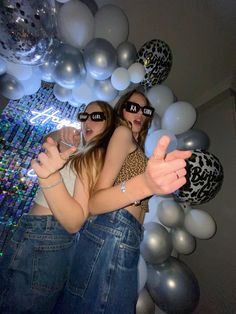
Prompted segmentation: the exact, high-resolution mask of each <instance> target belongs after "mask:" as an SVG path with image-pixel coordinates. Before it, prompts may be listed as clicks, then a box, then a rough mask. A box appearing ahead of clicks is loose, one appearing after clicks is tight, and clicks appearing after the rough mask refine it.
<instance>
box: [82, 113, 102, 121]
mask: <svg viewBox="0 0 236 314" xmlns="http://www.w3.org/2000/svg"><path fill="white" fill-rule="evenodd" d="M89 117H90V119H91V120H92V121H95V122H100V121H103V120H106V117H105V114H104V112H101V111H94V112H91V113H87V112H80V113H79V114H78V120H79V121H80V122H85V121H86V120H88V118H89Z"/></svg>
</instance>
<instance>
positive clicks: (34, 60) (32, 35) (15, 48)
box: [0, 0, 56, 65]
mask: <svg viewBox="0 0 236 314" xmlns="http://www.w3.org/2000/svg"><path fill="white" fill-rule="evenodd" d="M55 33H56V17H55V2H54V1H53V0H41V1H38V0H30V1H29V0H7V1H1V6H0V38H1V41H0V55H1V56H3V57H4V58H6V59H7V60H9V61H12V62H15V63H21V64H29V65H35V64H41V63H42V62H43V59H44V57H45V55H46V53H47V51H48V49H49V48H50V47H51V45H52V44H53V38H54V36H55Z"/></svg>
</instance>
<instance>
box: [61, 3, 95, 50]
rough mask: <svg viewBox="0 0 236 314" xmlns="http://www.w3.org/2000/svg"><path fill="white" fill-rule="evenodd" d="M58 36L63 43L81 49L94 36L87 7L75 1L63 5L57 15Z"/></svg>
mask: <svg viewBox="0 0 236 314" xmlns="http://www.w3.org/2000/svg"><path fill="white" fill-rule="evenodd" d="M57 20H58V29H59V36H60V37H62V39H63V41H64V42H66V43H68V44H70V45H72V46H75V47H78V48H83V47H84V46H85V45H86V44H87V43H88V42H89V41H90V40H91V39H92V38H93V36H94V17H93V14H92V13H91V11H90V10H89V8H88V7H87V5H85V4H84V3H82V2H81V1H77V0H70V1H69V2H67V3H65V4H63V5H62V6H61V8H60V9H59V13H58V19H57Z"/></svg>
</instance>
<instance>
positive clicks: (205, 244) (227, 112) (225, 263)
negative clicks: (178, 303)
mask: <svg viewBox="0 0 236 314" xmlns="http://www.w3.org/2000/svg"><path fill="white" fill-rule="evenodd" d="M235 99H236V97H235V93H234V92H233V91H232V90H227V91H225V92H224V93H222V94H221V95H219V96H218V97H216V98H215V99H214V100H212V101H211V102H210V103H208V104H205V105H203V106H201V107H199V108H198V112H199V115H198V119H197V123H196V125H195V127H197V128H198V129H201V130H203V131H205V132H206V133H207V134H208V136H209V138H210V140H211V145H210V148H209V151H210V152H211V153H212V154H214V155H215V156H216V157H218V158H219V159H220V161H221V163H222V165H223V168H224V176H225V178H224V182H223V186H222V189H221V191H220V192H219V193H218V194H217V195H216V197H215V198H214V199H213V200H211V201H210V202H208V203H206V204H202V205H200V206H196V207H195V208H201V209H203V210H206V211H207V212H208V213H209V214H210V215H211V216H212V217H213V218H214V219H215V221H216V224H217V233H216V235H215V236H214V237H213V238H212V239H209V240H198V242H197V249H196V251H195V252H194V253H192V254H191V255H189V256H180V259H182V260H183V261H184V262H186V263H187V264H188V266H189V267H190V268H191V269H192V271H193V272H194V273H195V275H196V277H197V279H198V281H199V285H200V289H201V299H200V303H199V306H198V308H197V309H196V310H195V312H194V313H195V314H196V313H201V314H205V313H207V314H221V313H222V314H223V313H224V314H231V313H232V314H233V313H236V249H235V248H236V243H235V242H236V227H235V225H236V123H235V121H236V115H235V105H236V104H235Z"/></svg>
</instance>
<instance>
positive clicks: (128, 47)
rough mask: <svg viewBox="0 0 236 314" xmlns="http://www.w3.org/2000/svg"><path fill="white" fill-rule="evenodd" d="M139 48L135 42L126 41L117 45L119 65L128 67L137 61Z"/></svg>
mask: <svg viewBox="0 0 236 314" xmlns="http://www.w3.org/2000/svg"><path fill="white" fill-rule="evenodd" d="M136 55H137V50H136V47H135V45H134V44H132V43H131V42H129V41H124V42H123V43H121V44H120V45H119V46H118V47H117V63H118V66H120V67H123V68H126V69H128V67H129V66H130V65H131V64H132V63H134V62H135V60H136Z"/></svg>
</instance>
